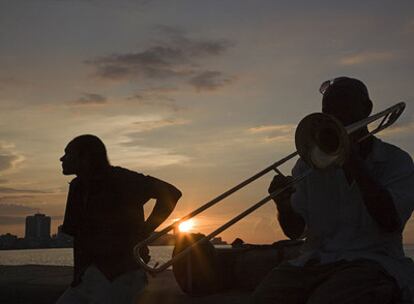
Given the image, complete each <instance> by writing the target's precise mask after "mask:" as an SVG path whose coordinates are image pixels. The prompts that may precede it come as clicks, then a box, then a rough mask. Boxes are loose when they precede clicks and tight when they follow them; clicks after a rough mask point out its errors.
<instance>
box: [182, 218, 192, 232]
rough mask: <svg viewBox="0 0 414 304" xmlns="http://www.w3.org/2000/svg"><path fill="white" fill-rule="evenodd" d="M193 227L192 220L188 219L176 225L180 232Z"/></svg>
mask: <svg viewBox="0 0 414 304" xmlns="http://www.w3.org/2000/svg"><path fill="white" fill-rule="evenodd" d="M193 228H194V220H193V219H189V220H188V221H185V222H182V223H181V224H179V225H178V230H179V231H180V232H189V231H190V230H191V229H193Z"/></svg>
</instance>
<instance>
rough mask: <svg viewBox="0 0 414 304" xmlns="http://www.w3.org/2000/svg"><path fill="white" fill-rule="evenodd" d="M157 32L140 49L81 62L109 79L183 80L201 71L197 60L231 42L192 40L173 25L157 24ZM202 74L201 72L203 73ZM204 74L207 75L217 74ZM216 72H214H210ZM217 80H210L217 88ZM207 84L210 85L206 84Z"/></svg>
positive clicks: (219, 50) (214, 52)
mask: <svg viewBox="0 0 414 304" xmlns="http://www.w3.org/2000/svg"><path fill="white" fill-rule="evenodd" d="M156 30H157V33H158V34H160V35H161V36H162V38H163V40H162V41H156V43H155V45H153V46H150V47H148V48H146V49H144V50H142V51H138V52H131V53H123V54H122V53H117V54H112V55H108V56H102V57H97V58H94V59H91V60H87V61H85V63H86V64H88V65H91V66H92V67H94V69H95V74H96V75H97V76H98V77H100V78H103V79H109V80H117V81H122V80H131V79H139V80H150V81H151V80H152V81H162V80H171V79H174V80H175V79H177V80H185V81H188V78H193V77H197V76H199V75H200V73H203V69H202V68H201V67H200V63H201V61H202V60H204V59H208V58H211V57H217V56H219V55H221V54H223V53H224V52H225V51H226V50H227V49H228V48H229V47H230V46H232V43H231V42H229V41H227V40H219V39H192V38H189V37H187V36H186V35H185V33H184V32H183V31H180V30H179V29H176V28H173V27H166V26H158V27H157V28H156ZM204 73H205V72H204ZM209 73H210V74H207V75H205V76H204V77H207V76H209V75H210V78H212V77H214V76H217V75H211V72H209ZM213 73H217V72H213ZM218 83H220V84H221V85H224V84H225V82H223V80H222V81H220V82H217V81H216V82H214V83H212V79H211V80H210V84H212V86H214V84H216V85H215V86H214V87H217V84H218ZM210 87H211V86H210Z"/></svg>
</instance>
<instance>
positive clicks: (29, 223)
mask: <svg viewBox="0 0 414 304" xmlns="http://www.w3.org/2000/svg"><path fill="white" fill-rule="evenodd" d="M24 238H25V239H26V240H27V241H34V242H44V241H49V240H50V216H46V215H44V214H40V213H37V214H35V215H31V216H27V217H26V230H25V236H24Z"/></svg>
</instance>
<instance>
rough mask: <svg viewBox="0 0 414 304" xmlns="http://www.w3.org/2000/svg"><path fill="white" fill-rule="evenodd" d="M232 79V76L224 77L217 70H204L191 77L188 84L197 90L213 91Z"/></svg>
mask: <svg viewBox="0 0 414 304" xmlns="http://www.w3.org/2000/svg"><path fill="white" fill-rule="evenodd" d="M231 81H232V78H229V77H225V76H224V75H223V73H221V72H219V71H204V72H201V73H199V74H198V75H196V76H194V77H192V78H191V79H190V80H189V84H190V85H192V86H193V87H194V88H196V90H197V91H213V90H216V89H218V88H220V87H222V86H224V85H226V84H228V83H230V82H231Z"/></svg>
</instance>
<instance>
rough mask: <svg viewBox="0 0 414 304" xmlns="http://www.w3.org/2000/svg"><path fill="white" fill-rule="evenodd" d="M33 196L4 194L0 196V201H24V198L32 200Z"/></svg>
mask: <svg viewBox="0 0 414 304" xmlns="http://www.w3.org/2000/svg"><path fill="white" fill-rule="evenodd" d="M34 198H35V196H33V195H6V196H0V203H2V202H7V203H8V202H12V201H13V202H16V201H20V200H22V201H26V200H33V199H34Z"/></svg>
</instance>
